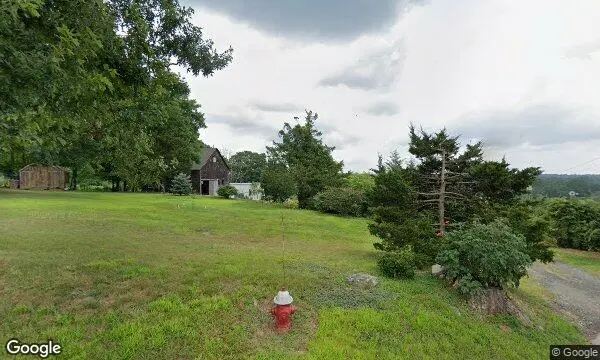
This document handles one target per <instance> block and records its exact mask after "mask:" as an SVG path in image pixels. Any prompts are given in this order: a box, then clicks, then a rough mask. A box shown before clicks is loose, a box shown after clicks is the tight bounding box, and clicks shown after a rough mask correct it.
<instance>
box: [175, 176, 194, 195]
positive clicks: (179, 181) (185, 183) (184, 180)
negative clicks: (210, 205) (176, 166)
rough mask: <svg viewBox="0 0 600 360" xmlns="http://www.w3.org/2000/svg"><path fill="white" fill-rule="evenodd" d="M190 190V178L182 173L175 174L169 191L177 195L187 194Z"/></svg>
mask: <svg viewBox="0 0 600 360" xmlns="http://www.w3.org/2000/svg"><path fill="white" fill-rule="evenodd" d="M191 192H192V180H191V179H190V176H189V175H187V174H184V173H179V174H177V175H175V178H174V179H173V183H172V184H171V193H173V194H178V195H189V194H190V193H191Z"/></svg>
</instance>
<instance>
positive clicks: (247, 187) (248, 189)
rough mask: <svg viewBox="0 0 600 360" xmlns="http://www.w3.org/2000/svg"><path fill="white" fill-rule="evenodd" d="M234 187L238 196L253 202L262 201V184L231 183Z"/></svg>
mask: <svg viewBox="0 0 600 360" xmlns="http://www.w3.org/2000/svg"><path fill="white" fill-rule="evenodd" d="M229 185H231V186H233V187H234V188H235V189H236V190H237V191H238V194H240V195H243V196H244V197H245V198H248V199H252V200H261V199H262V194H263V190H262V188H261V187H260V183H229Z"/></svg>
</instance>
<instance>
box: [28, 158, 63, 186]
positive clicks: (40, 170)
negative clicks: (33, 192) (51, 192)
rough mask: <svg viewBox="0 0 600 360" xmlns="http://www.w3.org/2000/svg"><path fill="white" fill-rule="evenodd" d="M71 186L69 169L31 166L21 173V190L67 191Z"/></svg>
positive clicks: (51, 166) (54, 166)
mask: <svg viewBox="0 0 600 360" xmlns="http://www.w3.org/2000/svg"><path fill="white" fill-rule="evenodd" d="M68 186H69V169H67V168H65V167H62V166H56V165H38V164H30V165H27V166H25V167H24V168H22V169H21V170H20V171H19V188H21V189H65V188H66V187H68Z"/></svg>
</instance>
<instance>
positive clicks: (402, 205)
mask: <svg viewBox="0 0 600 360" xmlns="http://www.w3.org/2000/svg"><path fill="white" fill-rule="evenodd" d="M415 198H416V194H415V191H414V190H413V188H412V187H411V186H410V185H409V183H408V182H407V180H406V178H405V175H404V173H403V171H401V170H398V169H383V170H382V171H381V172H380V173H379V174H377V176H376V177H375V188H374V190H373V193H372V195H371V203H372V206H373V208H372V209H371V211H372V223H370V224H369V231H370V232H371V234H372V235H375V236H377V237H379V239H380V242H378V243H375V244H374V246H375V248H376V249H379V250H385V251H396V250H400V249H403V248H406V247H409V248H411V249H412V250H413V251H414V252H415V253H416V254H417V255H419V257H420V259H423V256H425V258H428V259H429V262H432V261H433V259H434V258H435V255H436V254H437V250H438V247H439V245H440V241H439V240H438V239H437V238H436V237H435V233H434V228H433V226H432V224H433V222H432V220H431V218H430V217H428V216H427V214H422V213H419V212H417V211H416V203H415Z"/></svg>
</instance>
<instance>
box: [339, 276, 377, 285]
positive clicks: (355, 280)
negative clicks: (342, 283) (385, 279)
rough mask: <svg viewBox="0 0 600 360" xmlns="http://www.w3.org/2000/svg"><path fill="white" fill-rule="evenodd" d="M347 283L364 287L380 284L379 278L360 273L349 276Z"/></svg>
mask: <svg viewBox="0 0 600 360" xmlns="http://www.w3.org/2000/svg"><path fill="white" fill-rule="evenodd" d="M346 282H348V284H350V285H356V286H362V287H373V286H376V285H377V284H378V283H379V280H377V277H375V276H373V275H369V274H365V273H358V274H353V275H350V276H348V278H346Z"/></svg>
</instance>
